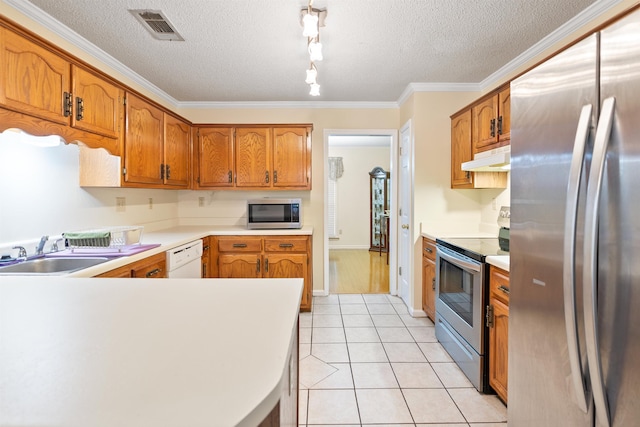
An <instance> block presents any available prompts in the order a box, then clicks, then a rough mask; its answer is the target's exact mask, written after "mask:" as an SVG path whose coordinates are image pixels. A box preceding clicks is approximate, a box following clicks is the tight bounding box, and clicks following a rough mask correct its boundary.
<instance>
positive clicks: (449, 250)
mask: <svg viewBox="0 0 640 427" xmlns="http://www.w3.org/2000/svg"><path fill="white" fill-rule="evenodd" d="M505 236H506V239H505ZM436 248H437V251H436V337H437V338H438V341H440V343H441V344H442V345H443V347H444V348H445V349H446V350H447V352H448V353H449V354H450V355H451V357H452V358H453V360H454V361H455V362H456V363H457V364H458V366H459V367H460V369H462V371H463V372H464V373H465V375H466V376H467V378H469V380H470V381H471V383H472V384H473V385H474V386H475V387H476V388H477V389H478V391H480V392H487V391H489V383H488V380H487V365H488V358H487V350H488V348H489V346H488V342H487V340H488V333H487V330H486V329H487V328H486V326H485V322H484V317H485V307H486V304H487V301H488V288H489V286H488V283H489V268H488V267H487V264H486V263H485V260H486V257H487V256H489V255H508V230H507V233H506V234H505V233H504V232H503V231H502V230H501V232H500V239H498V238H451V239H449V238H444V239H436Z"/></svg>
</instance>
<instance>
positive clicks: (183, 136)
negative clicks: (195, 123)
mask: <svg viewBox="0 0 640 427" xmlns="http://www.w3.org/2000/svg"><path fill="white" fill-rule="evenodd" d="M190 156H191V126H190V125H189V124H188V123H186V122H185V121H184V120H180V119H178V118H176V117H174V116H172V115H170V114H167V113H164V184H165V185H171V186H175V187H182V188H189V183H190V173H189V172H190V171H189V165H190V161H189V158H190Z"/></svg>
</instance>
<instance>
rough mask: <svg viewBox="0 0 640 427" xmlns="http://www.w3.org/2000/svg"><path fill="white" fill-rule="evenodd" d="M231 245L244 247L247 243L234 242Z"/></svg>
mask: <svg viewBox="0 0 640 427" xmlns="http://www.w3.org/2000/svg"><path fill="white" fill-rule="evenodd" d="M233 247H234V248H246V247H247V244H246V243H234V244H233Z"/></svg>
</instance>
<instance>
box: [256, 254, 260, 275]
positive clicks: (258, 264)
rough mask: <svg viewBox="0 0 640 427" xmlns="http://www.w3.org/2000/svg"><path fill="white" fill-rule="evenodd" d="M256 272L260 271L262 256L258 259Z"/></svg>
mask: <svg viewBox="0 0 640 427" xmlns="http://www.w3.org/2000/svg"><path fill="white" fill-rule="evenodd" d="M256 273H260V258H258V259H257V260H256Z"/></svg>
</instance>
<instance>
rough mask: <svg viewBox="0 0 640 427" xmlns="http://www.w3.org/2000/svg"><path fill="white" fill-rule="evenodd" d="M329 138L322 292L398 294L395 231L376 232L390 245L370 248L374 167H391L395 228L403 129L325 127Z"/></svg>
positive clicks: (390, 216)
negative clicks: (338, 174) (371, 186)
mask: <svg viewBox="0 0 640 427" xmlns="http://www.w3.org/2000/svg"><path fill="white" fill-rule="evenodd" d="M324 144H325V146H324V148H325V149H324V165H325V174H324V176H325V180H324V183H325V195H324V200H325V203H324V206H325V215H324V218H325V227H324V228H325V230H324V273H325V274H324V287H323V290H322V291H321V293H320V292H318V291H316V292H317V294H321V295H328V294H330V293H390V294H392V295H396V294H397V286H396V277H395V274H391V273H390V272H393V271H395V265H396V250H395V244H396V243H395V242H396V240H397V239H396V237H395V236H394V234H395V233H391V232H388V233H387V234H386V235H385V236H375V240H376V241H379V239H380V238H382V237H384V239H385V241H384V247H383V248H381V249H382V250H378V249H380V248H378V249H376V250H375V251H374V250H370V249H371V247H372V246H371V242H372V240H373V239H372V236H371V234H370V229H371V217H370V209H371V206H370V197H371V195H370V192H371V189H370V175H369V172H370V171H371V170H372V169H374V168H375V167H380V168H382V169H384V170H385V171H388V172H389V182H390V185H389V193H390V197H389V206H388V207H389V209H388V211H389V212H387V214H388V230H394V229H395V227H396V215H395V214H394V213H395V212H396V211H397V208H396V204H397V195H396V192H397V190H396V184H395V183H396V181H397V177H396V171H395V168H394V167H393V165H394V164H396V161H397V155H396V153H397V144H398V142H397V130H395V129H393V130H388V129H383V130H325V131H324ZM338 161H339V163H337V162H338ZM336 167H337V168H338V171H339V172H340V176H339V177H337V176H336ZM336 203H337V207H336V205H335V204H336ZM338 212H342V214H337V213H338ZM336 214H337V215H336ZM385 221H386V220H385ZM387 260H388V261H387Z"/></svg>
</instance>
